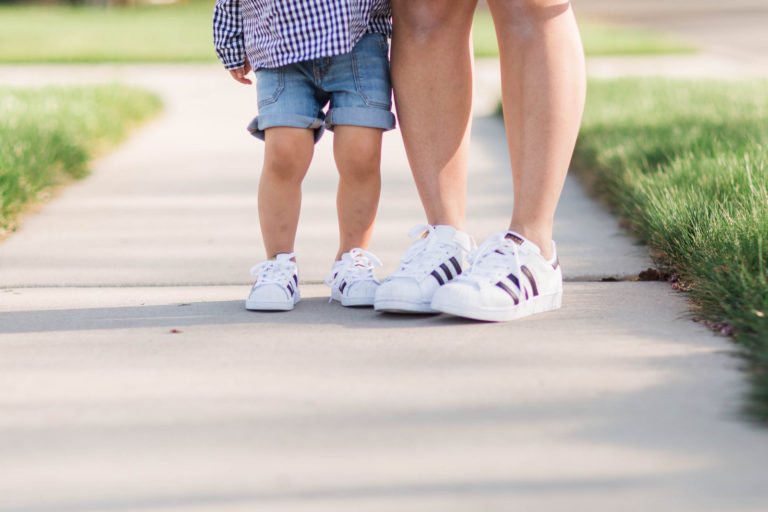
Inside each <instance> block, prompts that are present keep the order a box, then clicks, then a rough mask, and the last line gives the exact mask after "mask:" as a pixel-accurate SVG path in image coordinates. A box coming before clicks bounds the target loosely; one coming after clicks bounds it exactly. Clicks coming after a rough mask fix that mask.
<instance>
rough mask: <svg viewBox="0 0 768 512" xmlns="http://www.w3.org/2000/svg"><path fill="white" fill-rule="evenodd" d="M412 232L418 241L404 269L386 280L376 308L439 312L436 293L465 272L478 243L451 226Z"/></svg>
mask: <svg viewBox="0 0 768 512" xmlns="http://www.w3.org/2000/svg"><path fill="white" fill-rule="evenodd" d="M408 235H409V236H410V237H411V238H417V240H416V241H415V242H413V244H411V246H410V247H409V248H408V250H406V251H405V253H403V256H402V258H400V268H399V269H398V270H397V271H396V272H395V273H394V274H392V275H391V276H389V277H388V278H386V279H385V280H384V281H382V283H381V286H379V289H378V290H377V291H376V300H375V301H374V303H373V307H374V309H376V311H386V312H389V313H437V311H435V310H434V309H433V308H432V307H431V306H430V304H431V303H432V295H434V293H435V290H437V289H438V288H440V287H441V286H443V285H444V284H445V283H447V282H449V281H451V280H453V279H455V278H456V277H457V276H458V275H459V274H461V272H462V270H463V269H464V268H465V266H466V256H467V253H468V252H469V251H470V250H471V249H472V247H473V246H474V242H473V241H472V238H471V237H470V236H469V235H468V234H466V233H462V232H461V231H458V230H456V229H455V228H453V227H451V226H427V225H419V226H416V227H414V228H413V229H411V231H410V232H409V233H408Z"/></svg>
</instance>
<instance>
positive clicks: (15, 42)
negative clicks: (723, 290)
mask: <svg viewBox="0 0 768 512" xmlns="http://www.w3.org/2000/svg"><path fill="white" fill-rule="evenodd" d="M213 4H214V0H189V1H188V2H186V3H182V4H178V5H155V6H151V5H146V6H139V7H135V8H118V7H113V8H101V7H77V8H76V7H67V6H29V5H24V6H20V5H0V63H24V62H214V61H215V59H216V56H215V52H214V50H213V36H212V32H211V31H212V29H211V17H212V9H213ZM581 28H582V36H583V38H584V45H585V49H586V52H587V54H588V55H626V54H633V55H634V54H649V53H650V54H657V53H676V52H681V51H682V52H685V51H692V50H691V48H690V47H688V46H686V45H684V44H682V43H680V42H679V41H676V40H674V39H672V38H669V37H667V36H661V35H658V34H655V33H652V32H648V31H644V30H639V29H633V28H625V27H618V26H616V25H608V24H600V23H595V22H588V21H583V22H582V23H581ZM474 42H475V53H476V54H477V55H478V56H484V57H487V56H496V55H498V50H497V48H496V35H495V32H494V30H493V23H492V21H491V17H490V14H489V13H488V12H487V11H483V10H479V11H478V13H477V16H476V18H475V29H474Z"/></svg>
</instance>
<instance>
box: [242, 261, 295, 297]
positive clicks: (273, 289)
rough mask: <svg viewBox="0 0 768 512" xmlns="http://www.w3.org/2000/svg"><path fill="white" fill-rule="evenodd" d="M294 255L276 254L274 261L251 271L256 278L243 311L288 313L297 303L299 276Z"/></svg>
mask: <svg viewBox="0 0 768 512" xmlns="http://www.w3.org/2000/svg"><path fill="white" fill-rule="evenodd" d="M293 257H294V253H292V252H291V253H284V254H278V255H277V257H275V259H274V260H267V261H263V262H261V263H259V264H258V265H256V266H255V267H253V268H252V269H251V275H252V276H254V277H255V278H256V282H255V283H253V287H252V288H251V292H250V293H249V294H248V298H247V299H246V300H245V309H250V310H253V311H288V310H291V309H293V306H295V305H296V303H297V302H299V300H300V297H299V275H298V273H297V267H296V262H295V261H293Z"/></svg>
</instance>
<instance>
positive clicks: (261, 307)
mask: <svg viewBox="0 0 768 512" xmlns="http://www.w3.org/2000/svg"><path fill="white" fill-rule="evenodd" d="M299 300H301V298H300V297H299V294H298V293H297V294H296V295H294V298H293V304H291V303H290V302H288V301H280V302H274V301H264V300H250V299H246V300H245V309H247V310H248V311H291V310H292V309H293V307H294V306H295V305H296V304H298V303H299Z"/></svg>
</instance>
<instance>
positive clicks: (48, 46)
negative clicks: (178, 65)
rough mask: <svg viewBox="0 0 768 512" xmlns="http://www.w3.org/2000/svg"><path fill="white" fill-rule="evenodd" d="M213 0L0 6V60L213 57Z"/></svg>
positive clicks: (128, 60)
mask: <svg viewBox="0 0 768 512" xmlns="http://www.w3.org/2000/svg"><path fill="white" fill-rule="evenodd" d="M213 4H214V2H213V1H201V0H197V1H195V2H190V3H185V4H181V5H161V6H150V5H148V6H139V7H135V8H129V7H113V8H101V7H58V6H0V62H4V63H26V62H194V61H198V62H199V61H209V62H214V61H215V60H216V54H215V51H214V49H213V35H212V28H211V18H212V12H213Z"/></svg>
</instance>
